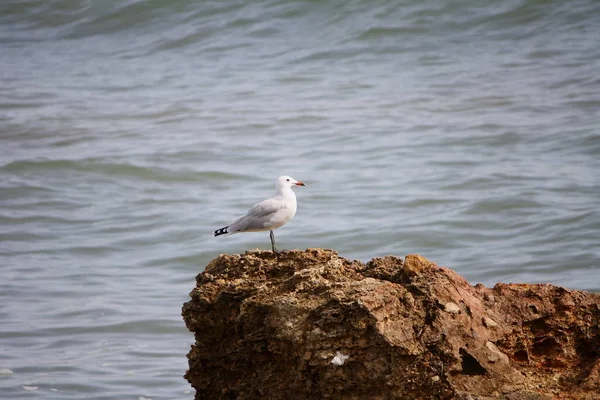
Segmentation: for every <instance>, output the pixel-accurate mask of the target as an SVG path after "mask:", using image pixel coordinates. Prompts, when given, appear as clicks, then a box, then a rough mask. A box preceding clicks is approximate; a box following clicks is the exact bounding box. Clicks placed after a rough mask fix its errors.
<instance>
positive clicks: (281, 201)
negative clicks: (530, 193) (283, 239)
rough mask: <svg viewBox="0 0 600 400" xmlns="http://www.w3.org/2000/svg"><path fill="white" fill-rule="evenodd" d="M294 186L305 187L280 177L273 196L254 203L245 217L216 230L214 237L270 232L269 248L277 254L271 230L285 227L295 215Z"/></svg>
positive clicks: (285, 177)
mask: <svg viewBox="0 0 600 400" xmlns="http://www.w3.org/2000/svg"><path fill="white" fill-rule="evenodd" d="M294 186H306V185H305V184H304V182H300V181H297V180H295V179H294V178H292V177H291V176H280V177H279V178H277V183H276V184H275V187H276V188H277V194H276V195H275V196H273V197H271V198H270V199H267V200H263V201H261V202H260V203H256V204H255V205H254V206H253V207H252V208H251V209H250V210H248V212H247V213H246V215H242V216H241V217H239V218H238V219H236V220H235V221H233V222H232V223H230V224H229V225H227V226H225V227H223V228H221V229H217V230H216V231H215V236H220V235H233V234H234V233H240V232H261V231H271V233H270V236H271V248H272V249H273V252H274V253H279V251H278V250H277V248H276V247H275V235H274V234H273V229H277V228H279V227H281V226H283V225H285V224H286V223H288V222H289V221H290V220H291V219H292V218H294V215H296V207H297V205H296V194H295V193H294V191H293V190H292V187H294Z"/></svg>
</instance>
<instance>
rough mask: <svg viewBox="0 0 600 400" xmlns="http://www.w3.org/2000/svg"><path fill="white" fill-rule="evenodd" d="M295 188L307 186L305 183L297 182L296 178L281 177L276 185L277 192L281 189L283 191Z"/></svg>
mask: <svg viewBox="0 0 600 400" xmlns="http://www.w3.org/2000/svg"><path fill="white" fill-rule="evenodd" d="M293 186H306V185H305V184H304V182H301V181H297V180H295V179H294V178H292V177H291V176H287V175H284V176H280V177H279V178H277V183H276V184H275V187H276V188H277V190H279V189H283V188H291V187H293Z"/></svg>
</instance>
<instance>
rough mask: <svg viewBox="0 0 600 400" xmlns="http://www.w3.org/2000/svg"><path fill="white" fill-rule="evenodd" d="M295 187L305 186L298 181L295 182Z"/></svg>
mask: <svg viewBox="0 0 600 400" xmlns="http://www.w3.org/2000/svg"><path fill="white" fill-rule="evenodd" d="M296 186H306V185H305V184H304V182H302V181H298V182H296Z"/></svg>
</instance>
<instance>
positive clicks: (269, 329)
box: [183, 249, 600, 400]
mask: <svg viewBox="0 0 600 400" xmlns="http://www.w3.org/2000/svg"><path fill="white" fill-rule="evenodd" d="M196 280H197V285H196V288H195V289H194V290H193V291H192V292H191V293H190V296H191V300H190V301H189V302H187V303H185V304H184V306H183V317H184V320H185V323H186V326H187V327H188V329H190V330H191V331H192V332H194V335H195V344H194V345H193V346H192V349H191V351H190V352H189V353H188V360H189V370H188V371H187V373H186V378H187V380H188V381H189V382H190V384H191V385H192V387H193V388H194V389H195V390H196V395H195V398H196V399H232V398H235V399H242V400H243V399H257V398H268V399H288V398H289V399H315V398H323V399H337V398H349V399H395V398H401V399H421V398H438V399H452V398H454V399H467V398H471V399H505V400H508V399H513V400H518V399H551V398H561V399H587V398H590V399H592V398H596V399H598V398H600V397H599V396H598V393H600V361H599V360H600V328H599V321H600V306H599V304H600V295H598V294H592V293H586V292H582V291H576V290H566V289H563V288H560V287H556V286H552V285H547V284H545V285H525V284H497V285H496V286H495V287H494V288H492V289H490V288H486V287H484V286H483V285H477V286H475V287H474V286H471V285H470V284H469V283H468V282H466V281H465V280H464V279H463V278H462V277H460V276H459V275H458V274H456V273H455V272H454V271H452V270H450V269H448V268H442V267H438V266H437V265H435V264H434V263H432V262H430V261H429V260H427V259H425V258H424V257H421V256H418V255H411V256H407V257H406V259H405V260H402V259H400V258H398V257H393V256H386V257H382V258H377V259H374V260H372V261H370V262H369V263H367V264H363V263H361V262H359V261H352V260H347V259H344V258H342V257H339V256H338V254H337V253H336V252H334V251H331V250H323V249H308V250H306V251H288V252H283V253H282V254H281V255H279V256H277V255H275V254H273V253H272V252H270V251H251V252H247V253H246V254H243V255H221V256H220V257H218V258H216V259H214V260H213V261H211V262H210V263H209V265H208V266H207V267H206V270H205V271H204V272H202V273H201V274H199V275H198V277H197V279H196Z"/></svg>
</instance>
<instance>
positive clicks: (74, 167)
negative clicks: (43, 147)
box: [0, 160, 248, 182]
mask: <svg viewBox="0 0 600 400" xmlns="http://www.w3.org/2000/svg"><path fill="white" fill-rule="evenodd" d="M52 170H55V171H56V170H71V171H77V172H87V173H96V174H102V175H107V176H111V177H115V178H135V179H142V180H148V181H159V182H160V181H162V182H198V181H204V180H219V181H223V180H236V179H245V178H247V177H248V176H246V175H242V174H234V173H228V172H222V171H192V170H172V169H169V168H161V167H144V166H139V165H134V164H128V163H107V162H100V161H73V160H43V161H13V162H10V163H8V164H6V165H4V166H2V167H0V171H6V172H11V173H15V174H20V173H24V172H34V171H43V172H48V171H52Z"/></svg>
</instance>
